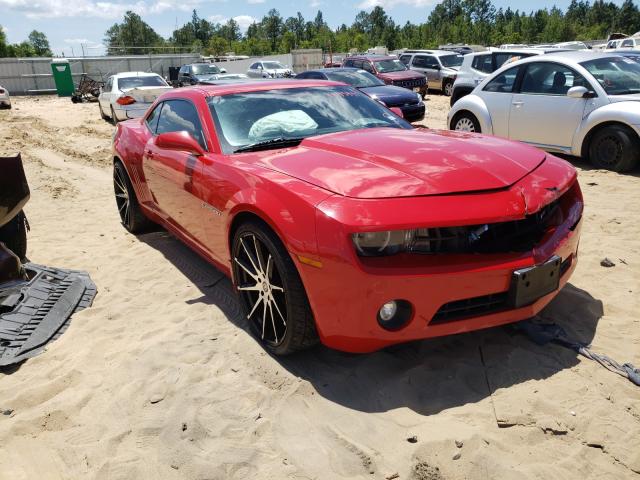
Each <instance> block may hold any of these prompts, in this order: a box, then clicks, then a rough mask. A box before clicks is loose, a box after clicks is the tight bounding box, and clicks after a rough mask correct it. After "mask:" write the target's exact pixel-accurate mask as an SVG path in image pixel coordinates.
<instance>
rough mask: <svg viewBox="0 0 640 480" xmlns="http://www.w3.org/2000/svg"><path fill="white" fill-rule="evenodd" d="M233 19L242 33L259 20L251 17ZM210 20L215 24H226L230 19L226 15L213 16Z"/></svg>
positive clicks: (241, 16)
mask: <svg viewBox="0 0 640 480" xmlns="http://www.w3.org/2000/svg"><path fill="white" fill-rule="evenodd" d="M233 19H234V20H235V21H236V23H237V24H238V26H239V27H240V30H241V31H242V32H245V31H246V30H247V28H249V25H251V24H252V23H253V22H257V20H256V19H255V18H253V17H252V16H251V15H238V16H235V17H233ZM208 20H209V21H210V22H213V23H220V24H225V23H227V22H228V21H229V18H228V17H225V16H224V15H211V16H210V17H209V18H208Z"/></svg>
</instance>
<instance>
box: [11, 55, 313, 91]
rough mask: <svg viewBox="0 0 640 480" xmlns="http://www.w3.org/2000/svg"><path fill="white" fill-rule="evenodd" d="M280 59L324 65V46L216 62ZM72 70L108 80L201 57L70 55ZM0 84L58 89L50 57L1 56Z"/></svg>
mask: <svg viewBox="0 0 640 480" xmlns="http://www.w3.org/2000/svg"><path fill="white" fill-rule="evenodd" d="M260 59H262V60H271V61H278V62H281V63H283V64H285V65H288V66H290V67H292V69H293V70H294V71H295V72H296V73H300V72H303V71H305V70H308V69H311V68H319V67H321V66H322V50H294V51H292V52H291V53H287V54H284V55H269V56H265V57H260V58H257V57H256V58H248V59H244V60H235V61H230V62H217V65H219V66H220V67H224V68H225V69H226V70H227V72H229V73H246V71H247V69H248V68H249V66H250V65H251V64H252V63H254V62H256V61H257V60H260ZM68 60H69V63H70V65H71V74H72V75H73V77H74V80H75V82H76V83H77V82H78V81H79V79H80V75H82V74H83V73H86V74H87V75H89V76H90V77H92V78H94V79H95V80H105V81H106V79H107V78H108V77H109V76H110V75H113V74H114V73H119V72H155V73H157V74H159V75H162V76H163V77H168V76H169V67H179V66H181V65H184V64H185V63H194V62H199V61H201V57H200V55H199V54H196V53H185V54H167V55H130V56H122V57H116V56H107V57H77V58H69V59H68ZM0 85H2V86H3V87H4V88H6V89H7V90H9V92H10V93H11V94H12V95H37V94H46V93H54V92H55V91H56V90H55V88H56V86H55V83H54V81H53V75H52V73H51V59H50V58H0Z"/></svg>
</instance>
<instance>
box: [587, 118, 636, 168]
mask: <svg viewBox="0 0 640 480" xmlns="http://www.w3.org/2000/svg"><path fill="white" fill-rule="evenodd" d="M639 148H640V142H639V141H638V137H637V135H636V134H635V133H634V132H633V131H631V130H630V129H629V128H628V127H625V126H623V125H610V126H608V127H604V128H601V129H600V130H598V131H597V132H596V133H595V134H594V135H593V137H592V138H591V141H590V142H589V159H590V160H591V163H592V164H593V165H594V166H595V167H597V168H604V169H607V170H613V171H614V172H628V171H629V170H632V169H633V168H634V167H635V166H636V165H637V164H638V161H639V160H640V151H639Z"/></svg>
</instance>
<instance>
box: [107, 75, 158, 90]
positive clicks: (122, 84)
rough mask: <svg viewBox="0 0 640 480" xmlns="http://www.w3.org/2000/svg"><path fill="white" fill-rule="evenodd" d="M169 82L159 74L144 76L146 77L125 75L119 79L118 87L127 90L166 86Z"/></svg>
mask: <svg viewBox="0 0 640 480" xmlns="http://www.w3.org/2000/svg"><path fill="white" fill-rule="evenodd" d="M166 86H168V85H167V82H165V81H164V79H163V78H162V77H160V76H159V75H152V76H144V77H123V78H119V79H118V88H119V89H120V90H127V89H129V88H138V87H166Z"/></svg>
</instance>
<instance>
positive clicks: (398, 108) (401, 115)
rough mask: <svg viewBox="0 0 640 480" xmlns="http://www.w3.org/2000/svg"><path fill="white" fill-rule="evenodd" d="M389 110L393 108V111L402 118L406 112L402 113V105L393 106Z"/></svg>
mask: <svg viewBox="0 0 640 480" xmlns="http://www.w3.org/2000/svg"><path fill="white" fill-rule="evenodd" d="M389 110H391V111H392V112H393V113H395V114H396V115H397V116H399V117H400V118H404V114H403V113H402V110H401V109H400V107H391V108H390V109H389Z"/></svg>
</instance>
